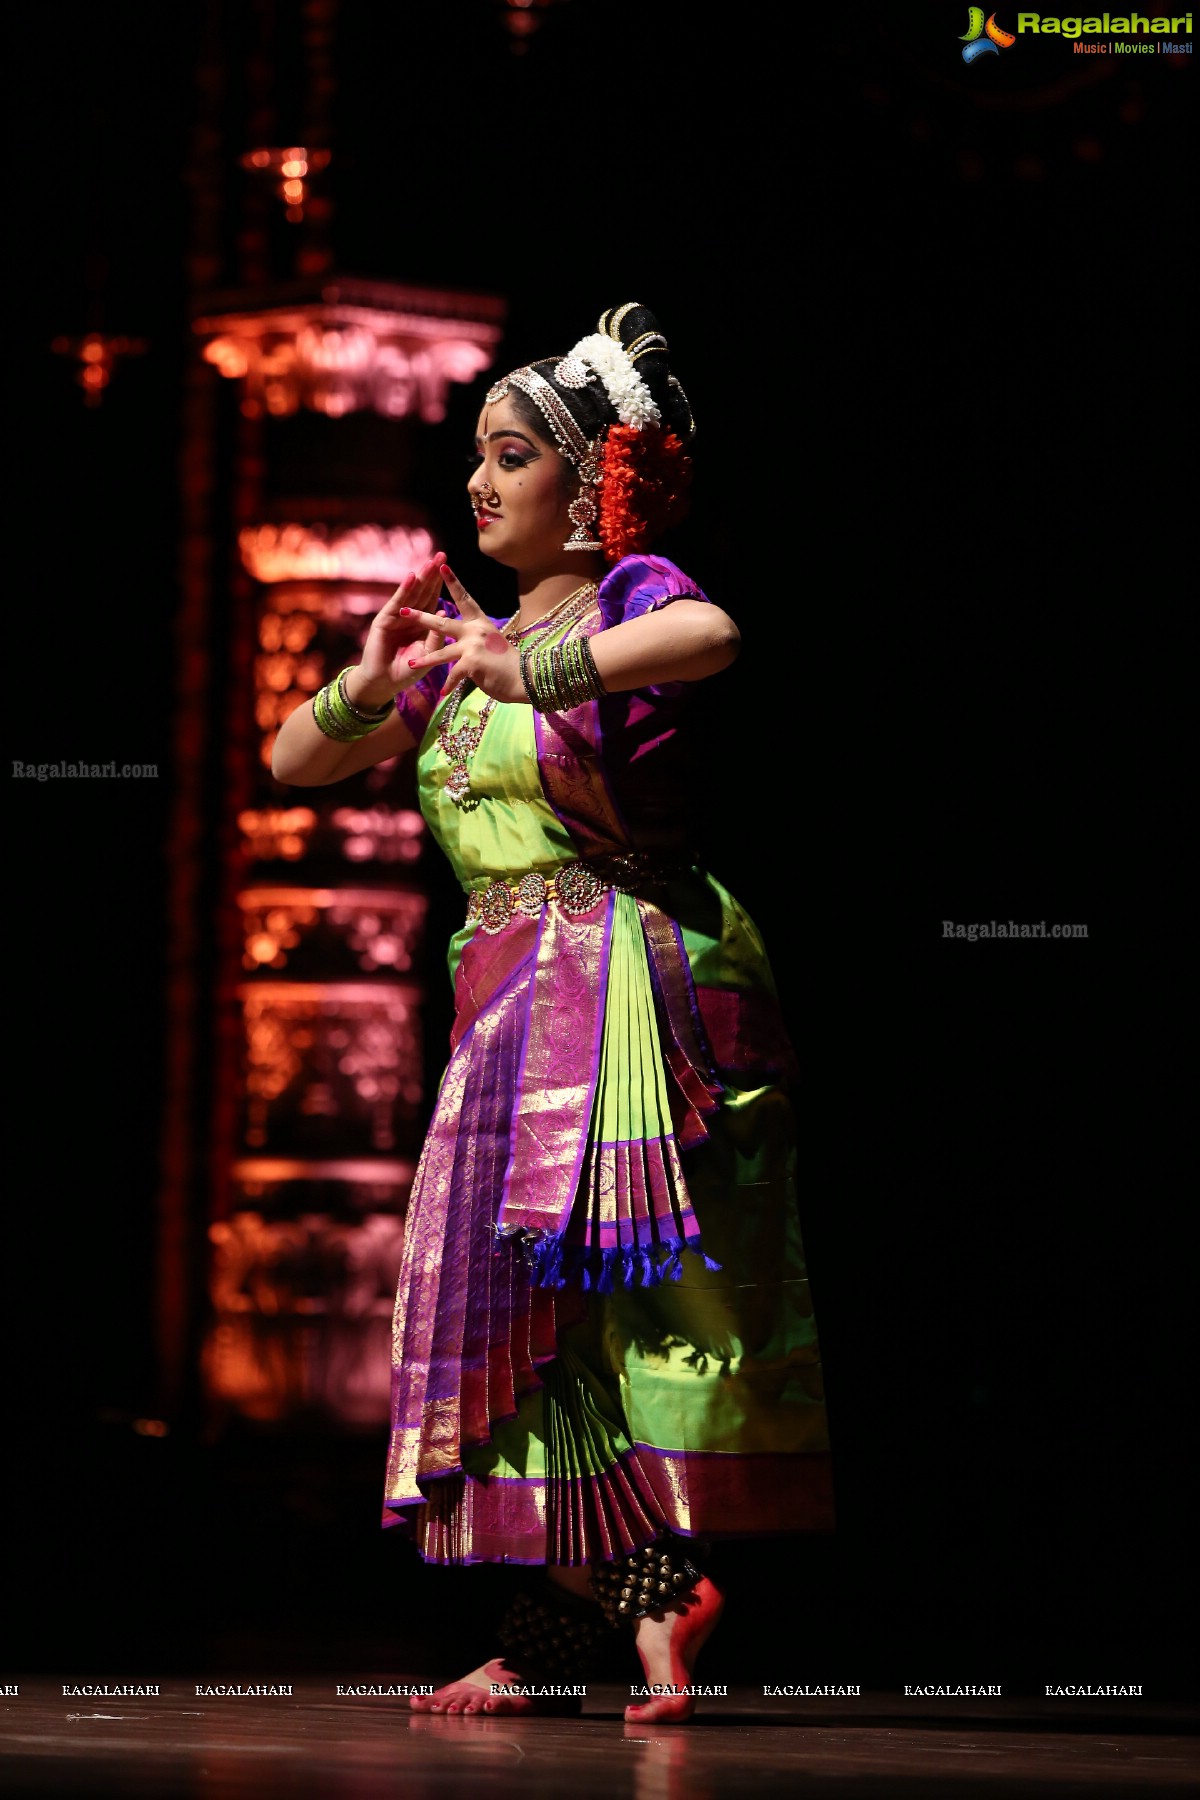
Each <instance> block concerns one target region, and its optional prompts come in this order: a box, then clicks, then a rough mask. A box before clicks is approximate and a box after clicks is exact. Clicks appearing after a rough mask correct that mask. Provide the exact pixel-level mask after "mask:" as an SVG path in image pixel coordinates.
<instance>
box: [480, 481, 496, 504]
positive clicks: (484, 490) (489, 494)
mask: <svg viewBox="0 0 1200 1800" xmlns="http://www.w3.org/2000/svg"><path fill="white" fill-rule="evenodd" d="M479 498H480V499H481V500H494V499H495V498H496V490H495V488H494V487H493V486H492V484H491V482H490V481H481V482H480V484H479Z"/></svg>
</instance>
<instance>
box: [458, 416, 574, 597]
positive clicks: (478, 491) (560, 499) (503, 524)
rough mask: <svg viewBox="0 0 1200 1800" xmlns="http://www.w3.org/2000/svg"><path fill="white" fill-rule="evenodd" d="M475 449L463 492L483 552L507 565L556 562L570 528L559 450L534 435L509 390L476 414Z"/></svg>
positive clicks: (534, 566) (538, 565)
mask: <svg viewBox="0 0 1200 1800" xmlns="http://www.w3.org/2000/svg"><path fill="white" fill-rule="evenodd" d="M475 450H476V454H477V455H478V458H479V462H478V464H477V466H476V468H475V471H474V473H473V474H472V476H471V479H470V481H469V482H468V483H467V492H468V494H469V495H470V496H471V505H472V507H473V508H474V512H475V525H476V530H477V531H478V533H479V548H480V549H481V550H482V551H483V553H484V555H485V556H490V557H493V558H494V559H495V561H496V562H500V563H505V564H506V565H507V566H508V567H509V568H510V569H528V570H536V569H539V568H544V567H546V566H548V565H550V564H553V563H555V562H557V561H558V560H559V558H560V556H561V554H562V546H563V542H564V540H565V539H566V538H567V537H568V536H569V535H570V532H571V521H570V519H569V518H568V516H567V507H568V506H569V505H570V495H569V494H568V493H567V492H566V490H565V489H564V485H563V475H564V463H563V458H562V457H561V456H560V455H559V453H558V451H557V450H553V449H551V447H550V445H549V444H547V443H546V442H545V441H544V440H543V439H542V438H540V437H538V436H537V435H535V433H534V432H533V431H532V430H531V429H530V427H529V425H528V424H527V423H526V421H525V420H524V419H522V418H521V417H520V416H519V414H518V413H517V412H516V411H515V409H514V408H513V405H512V401H511V399H510V398H509V397H508V396H507V395H506V396H505V398H504V399H503V400H497V401H496V402H495V403H494V404H493V405H491V406H485V407H484V409H483V411H482V412H481V413H480V415H479V424H478V426H477V428H476V437H475Z"/></svg>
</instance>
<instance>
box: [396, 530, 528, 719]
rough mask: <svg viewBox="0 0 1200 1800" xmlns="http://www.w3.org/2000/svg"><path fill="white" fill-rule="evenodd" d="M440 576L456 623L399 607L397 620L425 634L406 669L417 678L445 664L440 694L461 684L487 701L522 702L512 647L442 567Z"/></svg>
mask: <svg viewBox="0 0 1200 1800" xmlns="http://www.w3.org/2000/svg"><path fill="white" fill-rule="evenodd" d="M440 572H441V577H442V580H443V581H444V582H445V584H446V587H447V588H448V590H449V593H450V598H451V599H452V600H453V602H454V604H455V606H456V607H457V608H458V612H459V617H458V618H457V619H452V618H449V617H448V616H447V615H446V614H445V613H430V612H422V611H420V610H419V609H418V608H416V607H413V606H411V605H402V606H401V607H400V618H401V620H402V621H406V620H407V621H411V622H412V623H413V624H414V625H415V627H416V630H417V631H419V632H424V633H426V634H428V635H427V637H426V641H425V644H424V645H423V646H422V648H421V650H420V651H419V652H418V653H417V654H413V652H412V651H411V650H410V651H409V652H408V655H407V658H406V666H407V668H408V669H410V670H412V671H413V672H414V673H415V674H416V675H417V677H418V678H419V677H420V676H421V675H423V674H424V673H425V671H426V669H432V668H436V666H437V665H438V663H449V664H450V665H451V667H450V672H449V674H448V675H447V677H446V686H445V689H444V692H446V693H449V692H450V690H451V688H452V687H454V686H455V685H456V683H457V682H459V681H462V680H464V679H466V680H468V681H472V682H474V684H475V686H476V687H478V688H482V689H483V691H484V693H485V694H489V695H490V696H491V697H492V699H493V700H518V701H522V700H525V699H526V698H527V695H526V693H525V686H524V683H523V682H522V680H521V659H520V656H519V655H518V653H517V651H516V649H515V647H514V646H513V645H512V644H510V643H509V641H508V639H507V638H506V637H505V636H504V633H503V632H501V631H498V630H497V629H496V626H495V625H494V624H493V623H492V621H491V619H489V618H488V616H487V614H486V613H485V612H484V610H483V608H482V607H481V606H480V605H479V603H478V601H476V600H473V599H472V598H471V596H470V594H468V592H467V590H466V588H465V587H464V586H463V584H462V582H461V581H460V580H459V579H458V577H457V575H454V574H452V573H451V571H450V570H449V569H448V568H447V567H446V566H445V564H443V565H442V567H441V571H440ZM385 611H386V608H385ZM381 616H382V615H381ZM433 638H437V640H438V643H437V644H433V643H431V642H430V640H431V639H433ZM439 646H440V647H439Z"/></svg>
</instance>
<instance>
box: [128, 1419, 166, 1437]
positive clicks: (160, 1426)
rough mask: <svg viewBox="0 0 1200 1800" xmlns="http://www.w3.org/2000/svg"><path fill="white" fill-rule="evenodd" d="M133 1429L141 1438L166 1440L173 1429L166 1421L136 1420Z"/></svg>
mask: <svg viewBox="0 0 1200 1800" xmlns="http://www.w3.org/2000/svg"><path fill="white" fill-rule="evenodd" d="M133 1429H134V1430H135V1431H136V1432H137V1434H138V1436H139V1437H156V1438H164V1437H166V1435H167V1433H168V1432H169V1431H170V1429H171V1427H170V1426H169V1425H168V1424H167V1423H166V1421H165V1420H164V1419H135V1420H134V1421H133Z"/></svg>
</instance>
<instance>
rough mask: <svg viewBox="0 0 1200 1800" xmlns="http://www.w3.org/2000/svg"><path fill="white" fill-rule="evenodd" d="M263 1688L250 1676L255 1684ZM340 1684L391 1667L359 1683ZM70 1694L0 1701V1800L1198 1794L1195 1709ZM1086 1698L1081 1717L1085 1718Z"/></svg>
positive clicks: (883, 1698) (609, 1697)
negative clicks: (635, 1721)
mask: <svg viewBox="0 0 1200 1800" xmlns="http://www.w3.org/2000/svg"><path fill="white" fill-rule="evenodd" d="M259 1679H260V1680H261V1677H260V1678H259ZM350 1679H352V1680H353V1681H354V1682H363V1683H377V1684H381V1685H382V1684H388V1683H392V1684H395V1683H398V1682H400V1681H402V1680H403V1679H404V1678H403V1677H400V1676H397V1675H395V1674H394V1673H390V1674H388V1675H386V1676H364V1675H355V1676H354V1677H352V1678H350ZM192 1686H194V1684H187V1683H184V1682H182V1681H180V1680H178V1679H173V1680H171V1681H170V1682H164V1683H163V1684H162V1689H163V1691H162V1693H161V1695H160V1696H158V1697H156V1698H142V1699H113V1698H107V1699H97V1698H94V1697H93V1698H78V1697H66V1696H64V1695H63V1693H62V1683H61V1682H51V1681H49V1680H48V1679H46V1678H43V1677H38V1678H36V1679H34V1680H32V1681H29V1682H26V1681H21V1682H20V1684H19V1687H20V1692H19V1694H18V1695H17V1696H15V1697H10V1698H7V1699H5V1700H3V1701H0V1707H2V1713H0V1791H3V1792H5V1793H11V1794H14V1795H17V1794H31V1795H34V1794H37V1795H40V1794H47V1795H49V1794H55V1795H67V1796H84V1795H87V1796H96V1797H99V1800H110V1797H111V1800H118V1796H119V1797H120V1800H173V1797H174V1796H187V1797H188V1800H191V1797H193V1796H211V1797H212V1800H240V1797H241V1796H246V1797H247V1800H264V1797H265V1796H268V1795H271V1796H274V1795H286V1796H288V1800H376V1796H380V1797H382V1796H385V1795H387V1796H390V1795H403V1796H404V1800H452V1797H455V1800H457V1797H458V1796H461V1795H463V1794H469V1795H470V1797H471V1800H491V1797H492V1796H498V1795H510V1794H511V1795H521V1796H522V1797H523V1800H539V1797H541V1796H545V1797H546V1800H550V1797H551V1796H553V1797H555V1800H557V1797H560V1796H562V1795H564V1794H569V1795H570V1796H571V1800H590V1797H591V1796H593V1795H595V1796H600V1795H604V1796H606V1797H611V1800H625V1797H628V1800H725V1797H726V1796H729V1797H730V1800H732V1796H734V1795H741V1794H743V1793H745V1792H747V1791H749V1792H752V1793H754V1794H781V1795H782V1794H788V1795H792V1794H798V1795H802V1796H804V1800H827V1797H832V1796H835V1795H836V1796H838V1800H858V1797H859V1796H866V1795H869V1796H871V1797H872V1800H938V1797H939V1796H944V1797H945V1800H959V1796H962V1795H971V1796H974V1795H984V1796H989V1795H997V1796H1000V1795H1008V1794H1013V1795H1014V1796H1015V1794H1016V1791H1017V1789H1018V1788H1019V1789H1020V1792H1021V1796H1022V1800H1051V1797H1052V1796H1053V1797H1054V1800H1059V1797H1062V1800H1067V1797H1068V1796H1069V1797H1071V1800H1093V1796H1097V1795H1105V1796H1107V1795H1111V1796H1114V1797H1116V1796H1118V1795H1136V1796H1139V1797H1140V1796H1150V1795H1155V1794H1164V1795H1175V1794H1182V1793H1184V1792H1185V1791H1188V1790H1190V1791H1192V1792H1195V1790H1196V1786H1197V1774H1198V1769H1197V1755H1196V1744H1195V1740H1194V1739H1193V1738H1192V1737H1191V1736H1190V1735H1189V1732H1190V1731H1191V1730H1192V1729H1193V1728H1194V1722H1195V1721H1194V1718H1189V1715H1188V1711H1187V1709H1185V1708H1182V1707H1179V1706H1171V1705H1165V1704H1157V1705H1156V1704H1155V1703H1154V1702H1153V1700H1149V1699H1148V1700H1146V1701H1144V1702H1138V1701H1121V1702H1113V1701H1102V1700H1093V1701H1091V1702H1087V1701H1074V1702H1063V1701H1052V1700H1038V1699H1004V1698H1002V1699H996V1700H990V1701H982V1700H980V1701H958V1700H947V1701H939V1702H936V1703H934V1702H930V1701H920V1700H916V1701H914V1700H905V1699H904V1698H903V1697H902V1696H900V1695H898V1694H896V1693H894V1692H892V1693H864V1694H863V1695H862V1696H861V1697H859V1698H857V1699H845V1700H808V1701H795V1700H776V1699H765V1698H764V1697H763V1695H762V1692H761V1690H752V1689H734V1688H731V1689H730V1692H729V1695H728V1697H727V1698H724V1699H716V1698H710V1699H705V1700H702V1701H700V1703H699V1710H698V1713H697V1716H696V1718H695V1719H694V1720H693V1721H692V1722H691V1724H689V1725H686V1726H682V1727H679V1726H675V1727H664V1726H657V1727H653V1726H634V1725H626V1724H625V1723H624V1721H623V1719H622V1716H621V1715H622V1710H623V1708H624V1706H625V1704H626V1702H627V1700H628V1698H629V1696H628V1691H627V1690H626V1689H623V1688H620V1687H617V1686H615V1685H604V1686H599V1687H596V1686H593V1687H592V1688H590V1689H589V1693H588V1698H587V1700H586V1701H585V1703H584V1716H583V1717H582V1719H565V1720H564V1719H555V1718H538V1719H491V1718H474V1719H463V1718H442V1717H431V1716H428V1715H418V1714H412V1713H411V1712H409V1711H408V1709H407V1701H405V1700H403V1699H378V1698H370V1699H364V1698H347V1697H338V1696H337V1695H336V1694H335V1692H334V1687H335V1683H334V1681H333V1680H332V1679H331V1678H319V1677H312V1676H310V1677H306V1678H305V1679H304V1680H303V1681H297V1682H293V1684H292V1686H293V1693H292V1695H291V1696H290V1697H286V1696H271V1697H261V1696H253V1697H240V1698H224V1697H223V1698H210V1697H200V1696H196V1695H195V1694H194V1693H193V1692H192V1691H191V1689H192ZM1089 1707H1091V1708H1094V1709H1095V1710H1089Z"/></svg>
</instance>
